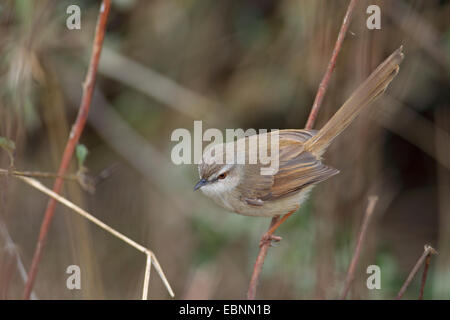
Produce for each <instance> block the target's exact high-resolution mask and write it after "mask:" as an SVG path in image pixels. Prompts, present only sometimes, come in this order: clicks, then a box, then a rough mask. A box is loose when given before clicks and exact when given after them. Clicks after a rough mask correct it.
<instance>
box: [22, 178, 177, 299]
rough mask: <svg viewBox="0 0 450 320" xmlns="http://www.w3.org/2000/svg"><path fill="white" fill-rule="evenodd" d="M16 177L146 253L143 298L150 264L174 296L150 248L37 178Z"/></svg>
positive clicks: (146, 291) (145, 292)
mask: <svg viewBox="0 0 450 320" xmlns="http://www.w3.org/2000/svg"><path fill="white" fill-rule="evenodd" d="M17 178H18V179H20V180H22V181H24V182H25V183H26V184H28V185H30V186H32V187H33V188H35V189H37V190H39V191H41V192H42V193H44V194H46V195H48V196H49V197H51V198H52V199H54V200H55V201H58V202H59V203H61V204H63V205H65V206H66V207H68V208H69V209H71V210H73V211H74V212H76V213H78V214H79V215H81V216H82V217H84V218H86V219H87V220H89V221H91V222H92V223H94V224H96V225H97V226H99V227H100V228H102V229H103V230H105V231H107V232H109V233H110V234H112V235H113V236H115V237H117V238H119V239H120V240H122V241H123V242H125V243H127V244H128V245H130V246H132V247H133V248H135V249H137V250H138V251H140V252H142V253H144V254H145V255H146V258H147V260H146V261H147V263H146V268H145V277H144V286H143V291H142V297H143V298H145V299H146V298H147V294H148V285H149V281H150V270H149V269H150V267H151V266H152V265H153V266H154V267H155V269H156V272H158V274H159V276H160V278H161V280H162V281H163V283H164V285H165V286H166V289H167V291H168V292H169V294H170V296H172V297H174V296H175V295H174V293H173V290H172V288H171V286H170V284H169V282H168V280H167V278H166V276H165V274H164V272H163V270H162V268H161V265H160V264H159V262H158V259H156V256H155V254H154V253H153V252H152V251H151V250H150V249H148V248H146V247H144V246H143V245H141V244H139V243H137V242H136V241H134V240H131V239H130V238H128V237H127V236H125V235H124V234H122V233H120V232H119V231H117V230H115V229H113V228H111V227H110V226H108V225H107V224H106V223H104V222H103V221H101V220H99V219H97V218H96V217H94V216H93V215H92V214H90V213H89V212H87V211H86V210H84V209H82V208H80V207H78V206H77V205H76V204H74V203H72V202H70V201H69V200H67V199H66V198H64V197H62V196H60V195H59V194H57V193H56V192H54V191H52V190H50V189H49V188H47V187H46V186H44V185H43V184H42V183H40V182H39V181H38V180H36V179H33V178H29V177H22V176H17ZM152 262H153V263H152Z"/></svg>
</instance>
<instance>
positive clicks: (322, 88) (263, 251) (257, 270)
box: [247, 0, 358, 300]
mask: <svg viewBox="0 0 450 320" xmlns="http://www.w3.org/2000/svg"><path fill="white" fill-rule="evenodd" d="M357 1H358V0H350V3H349V5H348V7H347V11H346V13H345V16H344V20H343V21H342V25H341V29H340V30H339V34H338V38H337V40H336V43H335V45H334V49H333V53H332V55H331V58H330V61H329V63H328V67H327V70H326V72H325V75H324V76H323V78H322V81H321V82H320V85H319V89H318V90H317V94H316V97H315V99H314V103H313V106H312V108H311V112H310V114H309V117H308V121H307V122H306V127H305V129H312V127H313V126H314V123H315V121H316V117H317V114H318V112H319V109H320V107H321V105H322V100H323V97H324V95H325V92H326V91H327V88H328V84H329V82H330V79H331V74H332V73H333V70H334V67H335V65H336V60H337V57H338V55H339V52H340V51H341V47H342V43H343V42H344V39H345V35H346V33H347V30H348V27H349V25H350V20H351V17H352V13H353V10H354V8H355V5H356V2H357ZM279 219H280V217H279V216H278V217H274V218H272V221H271V223H270V227H269V230H270V229H271V228H272V226H274V225H275V224H277V222H278V220H279ZM269 246H270V242H269V241H267V242H266V243H264V244H263V245H262V246H261V247H260V249H259V253H258V256H257V258H256V262H255V265H254V267H253V273H252V277H251V280H250V285H249V290H248V292H247V299H249V300H252V299H255V296H256V286H257V284H258V279H259V276H260V274H261V270H262V265H263V264H264V260H265V258H266V255H267V250H268V249H269Z"/></svg>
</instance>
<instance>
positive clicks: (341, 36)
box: [305, 0, 357, 129]
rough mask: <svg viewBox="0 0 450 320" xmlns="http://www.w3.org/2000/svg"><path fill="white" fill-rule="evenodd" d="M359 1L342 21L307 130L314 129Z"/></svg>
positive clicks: (348, 9)
mask: <svg viewBox="0 0 450 320" xmlns="http://www.w3.org/2000/svg"><path fill="white" fill-rule="evenodd" d="M356 2H357V0H351V1H350V3H349V5H348V8H347V12H346V13H345V16H344V20H343V21H342V25H341V30H340V31H339V35H338V38H337V40H336V44H335V45H334V49H333V54H332V55H331V59H330V62H328V66H327V71H326V72H325V75H324V76H323V78H322V81H321V82H320V85H319V89H318V90H317V94H316V98H315V99H314V103H313V106H312V109H311V112H310V113H309V117H308V121H307V122H306V126H305V129H312V128H313V126H314V122H315V121H316V117H317V113H318V112H319V109H320V107H321V105H322V100H323V97H324V95H325V92H326V91H327V89H328V85H329V83H330V79H331V74H332V73H333V70H334V67H335V66H336V60H337V56H338V54H339V52H340V51H341V47H342V43H343V42H344V39H345V35H346V34H347V30H348V26H349V25H350V19H351V17H352V13H353V9H354V8H355V5H356Z"/></svg>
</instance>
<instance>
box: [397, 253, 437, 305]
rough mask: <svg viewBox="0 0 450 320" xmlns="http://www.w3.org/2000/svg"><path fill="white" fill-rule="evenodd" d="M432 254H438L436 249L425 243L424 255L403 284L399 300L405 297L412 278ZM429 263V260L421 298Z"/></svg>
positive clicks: (423, 284) (423, 279)
mask: <svg viewBox="0 0 450 320" xmlns="http://www.w3.org/2000/svg"><path fill="white" fill-rule="evenodd" d="M432 254H437V251H436V250H434V249H433V248H432V247H431V246H429V245H425V247H424V251H423V253H422V255H421V256H420V258H419V260H417V262H416V265H415V266H414V268H413V269H412V270H411V272H410V273H409V275H408V278H406V281H405V283H404V284H403V286H402V288H401V289H400V291H399V292H398V294H397V298H396V299H397V300H399V299H401V298H402V297H403V294H404V293H405V291H406V289H407V288H408V286H409V284H410V283H411V281H412V279H413V278H414V276H415V275H416V273H417V271H419V268H420V266H421V265H422V264H423V262H424V261H425V260H426V259H427V260H428V258H429V257H431V255H432ZM429 263H430V262H429V261H428V263H427V265H425V270H424V277H422V286H421V288H420V292H421V293H420V296H419V299H420V298H421V297H422V294H423V288H424V286H425V281H426V276H427V275H426V272H427V270H428V265H429Z"/></svg>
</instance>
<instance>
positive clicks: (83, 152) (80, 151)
mask: <svg viewBox="0 0 450 320" xmlns="http://www.w3.org/2000/svg"><path fill="white" fill-rule="evenodd" d="M88 153H89V150H88V148H86V146H85V145H84V144H79V145H77V149H76V156H77V159H78V167H80V168H82V167H83V164H84V161H85V160H86V157H87V155H88Z"/></svg>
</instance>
